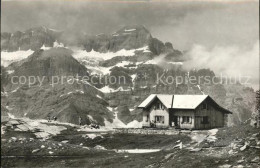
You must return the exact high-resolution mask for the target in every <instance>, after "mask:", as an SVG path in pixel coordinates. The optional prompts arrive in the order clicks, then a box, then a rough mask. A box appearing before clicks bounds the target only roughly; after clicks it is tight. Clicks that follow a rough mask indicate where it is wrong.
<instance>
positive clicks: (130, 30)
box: [125, 29, 136, 32]
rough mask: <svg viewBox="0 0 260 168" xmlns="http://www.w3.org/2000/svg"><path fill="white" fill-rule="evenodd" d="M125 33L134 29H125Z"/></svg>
mask: <svg viewBox="0 0 260 168" xmlns="http://www.w3.org/2000/svg"><path fill="white" fill-rule="evenodd" d="M125 31H126V32H131V31H136V29H125Z"/></svg>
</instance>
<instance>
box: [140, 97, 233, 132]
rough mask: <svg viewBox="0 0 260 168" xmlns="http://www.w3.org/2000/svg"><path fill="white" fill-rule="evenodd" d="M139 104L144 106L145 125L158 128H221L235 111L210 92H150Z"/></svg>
mask: <svg viewBox="0 0 260 168" xmlns="http://www.w3.org/2000/svg"><path fill="white" fill-rule="evenodd" d="M138 108H142V109H143V127H157V128H168V127H174V128H179V129H196V130H199V129H212V128H219V127H224V125H225V123H226V122H227V115H228V114H232V112H230V111H229V110H227V109H225V108H223V107H221V106H220V105H218V104H217V103H216V102H215V101H214V100H213V99H212V98H211V97H210V96H209V95H166V94H151V95H150V96H148V97H147V98H146V99H145V100H144V101H143V102H142V103H141V104H140V105H139V106H138Z"/></svg>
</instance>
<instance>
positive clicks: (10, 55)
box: [1, 49, 34, 67]
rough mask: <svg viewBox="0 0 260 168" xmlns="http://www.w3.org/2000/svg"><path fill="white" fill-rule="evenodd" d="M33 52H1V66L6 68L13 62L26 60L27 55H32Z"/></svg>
mask: <svg viewBox="0 0 260 168" xmlns="http://www.w3.org/2000/svg"><path fill="white" fill-rule="evenodd" d="M33 53H34V51H33V50H31V49H30V50H27V51H23V50H19V51H14V52H7V51H1V65H2V66H4V67H7V66H8V65H10V64H11V63H13V62H17V61H21V60H23V59H25V58H27V57H28V56H29V55H31V54H33Z"/></svg>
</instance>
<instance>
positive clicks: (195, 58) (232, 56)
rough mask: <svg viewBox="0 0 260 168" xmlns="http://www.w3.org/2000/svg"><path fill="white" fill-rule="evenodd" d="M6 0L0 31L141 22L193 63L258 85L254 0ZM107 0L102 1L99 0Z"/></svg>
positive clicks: (92, 28) (93, 28) (89, 29)
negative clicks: (164, 0) (165, 0)
mask: <svg viewBox="0 0 260 168" xmlns="http://www.w3.org/2000/svg"><path fill="white" fill-rule="evenodd" d="M101 1H102V0H99V2H93V1H86V0H55V1H54V0H51V1H46V0H45V1H43V0H37V1H36V2H35V0H34V1H29V0H20V1H14V0H5V1H4V2H2V9H1V11H2V21H1V22H2V23H1V28H2V30H1V31H2V32H5V31H7V32H13V31H17V30H20V31H23V30H25V29H28V28H32V27H37V26H42V25H44V26H47V27H49V28H54V29H59V30H69V31H73V32H78V31H83V32H86V33H88V34H99V33H113V32H114V31H116V30H118V29H119V28H120V27H122V26H124V25H131V24H142V25H144V26H146V28H148V29H149V30H150V32H151V33H152V35H153V37H156V38H158V39H159V40H161V41H163V42H167V41H169V42H171V43H172V44H173V47H174V48H175V49H179V50H182V51H184V50H187V51H188V52H187V53H188V54H189V56H191V57H192V58H191V64H189V65H188V66H189V68H192V67H190V65H192V66H194V67H195V68H210V69H212V70H214V71H215V72H216V73H218V74H220V73H225V74H228V75H232V76H235V75H246V76H251V77H252V79H253V84H252V85H251V86H254V88H256V89H257V88H259V1H258V0H245V1H243V0H232V1H224V0H215V1H213V0H210V1H207V0H196V1H195V0H189V1H185V0H181V1H180V0H179V1H178V0H174V1H172V2H170V1H167V2H161V1H158V0H150V1H148V0H145V1H144V2H140V1H139V2H129V1H130V0H128V1H123V2H122V1H117V2H115V0H114V1H113V2H111V1H110V2H108V1H109V0H103V2H101ZM104 1H106V2H104Z"/></svg>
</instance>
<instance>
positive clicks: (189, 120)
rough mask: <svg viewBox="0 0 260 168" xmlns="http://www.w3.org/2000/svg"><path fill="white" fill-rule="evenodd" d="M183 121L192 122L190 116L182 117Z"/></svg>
mask: <svg viewBox="0 0 260 168" xmlns="http://www.w3.org/2000/svg"><path fill="white" fill-rule="evenodd" d="M182 123H189V124H190V123H191V117H190V116H183V117H182Z"/></svg>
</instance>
